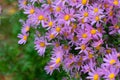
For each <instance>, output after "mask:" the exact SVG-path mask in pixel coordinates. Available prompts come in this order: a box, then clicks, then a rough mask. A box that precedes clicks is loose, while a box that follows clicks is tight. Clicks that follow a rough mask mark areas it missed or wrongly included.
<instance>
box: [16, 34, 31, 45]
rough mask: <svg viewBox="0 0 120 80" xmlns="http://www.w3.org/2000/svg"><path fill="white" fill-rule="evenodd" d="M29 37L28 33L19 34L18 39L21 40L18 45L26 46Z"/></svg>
mask: <svg viewBox="0 0 120 80" xmlns="http://www.w3.org/2000/svg"><path fill="white" fill-rule="evenodd" d="M28 35H29V34H28V33H22V34H18V38H20V40H19V41H18V44H25V43H26V42H27V38H28Z"/></svg>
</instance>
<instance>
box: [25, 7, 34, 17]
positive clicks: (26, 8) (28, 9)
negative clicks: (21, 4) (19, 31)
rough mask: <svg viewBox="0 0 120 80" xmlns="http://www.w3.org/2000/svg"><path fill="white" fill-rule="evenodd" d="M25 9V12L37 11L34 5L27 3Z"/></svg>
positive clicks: (31, 13)
mask: <svg viewBox="0 0 120 80" xmlns="http://www.w3.org/2000/svg"><path fill="white" fill-rule="evenodd" d="M24 10H25V11H24V14H29V15H33V14H34V13H35V7H34V6H33V5H27V6H26V7H25V9H24Z"/></svg>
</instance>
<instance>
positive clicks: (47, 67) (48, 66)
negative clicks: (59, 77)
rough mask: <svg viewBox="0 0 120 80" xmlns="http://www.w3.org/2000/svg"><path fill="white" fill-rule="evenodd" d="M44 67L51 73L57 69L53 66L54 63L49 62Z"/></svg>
mask: <svg viewBox="0 0 120 80" xmlns="http://www.w3.org/2000/svg"><path fill="white" fill-rule="evenodd" d="M44 69H45V70H46V72H47V74H50V75H51V74H52V73H53V71H54V70H55V67H53V65H52V63H48V65H47V66H45V68H44Z"/></svg>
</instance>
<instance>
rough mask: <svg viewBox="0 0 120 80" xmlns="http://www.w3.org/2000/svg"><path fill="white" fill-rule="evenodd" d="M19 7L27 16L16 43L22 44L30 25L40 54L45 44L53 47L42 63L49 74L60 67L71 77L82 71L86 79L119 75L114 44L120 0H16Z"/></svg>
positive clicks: (119, 31)
mask: <svg viewBox="0 0 120 80" xmlns="http://www.w3.org/2000/svg"><path fill="white" fill-rule="evenodd" d="M19 7H20V9H22V10H24V14H26V15H27V19H26V21H22V23H23V27H22V30H21V34H19V35H18V38H20V40H19V41H18V43H19V44H25V43H26V42H27V39H28V36H29V31H30V29H31V28H33V29H35V30H36V33H35V41H34V44H35V50H37V52H38V54H39V55H40V56H44V55H45V51H46V47H49V46H52V47H53V50H52V51H51V53H50V54H51V59H50V62H48V64H47V66H46V67H45V70H46V72H47V73H48V74H52V73H53V71H54V70H58V71H60V69H59V68H60V67H62V68H63V70H65V71H66V72H67V73H69V74H70V76H71V77H74V78H81V77H82V75H84V74H85V75H87V76H86V79H88V80H100V79H103V80H115V79H116V78H118V79H120V60H119V57H120V53H119V51H118V49H117V48H116V45H117V46H118V45H119V42H117V41H119V39H120V38H119V37H120V24H119V23H120V0H19ZM39 28H40V29H44V33H42V30H41V31H39ZM110 40H116V42H117V44H116V45H115V44H114V42H113V43H112V42H111V41H110ZM81 79H82V78H81Z"/></svg>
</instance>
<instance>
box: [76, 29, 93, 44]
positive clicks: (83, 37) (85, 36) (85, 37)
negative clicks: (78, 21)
mask: <svg viewBox="0 0 120 80" xmlns="http://www.w3.org/2000/svg"><path fill="white" fill-rule="evenodd" d="M77 37H78V38H79V40H80V41H81V43H83V44H86V43H87V42H88V41H89V40H91V35H90V33H89V32H88V31H87V30H85V29H80V30H79V32H78V33H77Z"/></svg>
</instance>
